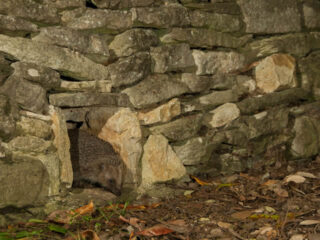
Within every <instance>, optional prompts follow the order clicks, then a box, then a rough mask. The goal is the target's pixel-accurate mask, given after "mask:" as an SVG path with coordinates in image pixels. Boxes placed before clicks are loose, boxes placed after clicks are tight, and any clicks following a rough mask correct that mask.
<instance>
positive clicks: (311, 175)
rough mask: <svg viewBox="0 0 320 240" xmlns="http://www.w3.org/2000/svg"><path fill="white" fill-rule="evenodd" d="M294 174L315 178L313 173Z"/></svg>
mask: <svg viewBox="0 0 320 240" xmlns="http://www.w3.org/2000/svg"><path fill="white" fill-rule="evenodd" d="M296 174H297V175H299V176H302V177H306V178H317V177H316V176H315V175H313V174H312V173H308V172H297V173H296Z"/></svg>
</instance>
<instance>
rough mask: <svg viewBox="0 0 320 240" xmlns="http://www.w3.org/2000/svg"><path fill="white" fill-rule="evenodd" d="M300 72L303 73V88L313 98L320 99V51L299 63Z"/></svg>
mask: <svg viewBox="0 0 320 240" xmlns="http://www.w3.org/2000/svg"><path fill="white" fill-rule="evenodd" d="M299 70H300V72H301V79H302V83H301V85H302V86H301V87H302V88H303V89H305V90H306V91H308V92H312V94H313V96H314V97H315V98H316V99H317V100H319V99H320V79H319V74H320V51H316V52H313V53H311V54H310V55H309V56H308V57H305V58H302V59H301V60H300V61H299Z"/></svg>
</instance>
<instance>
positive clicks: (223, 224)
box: [218, 222, 232, 229]
mask: <svg viewBox="0 0 320 240" xmlns="http://www.w3.org/2000/svg"><path fill="white" fill-rule="evenodd" d="M218 226H219V227H221V228H225V229H228V228H231V227H232V224H231V223H227V222H218Z"/></svg>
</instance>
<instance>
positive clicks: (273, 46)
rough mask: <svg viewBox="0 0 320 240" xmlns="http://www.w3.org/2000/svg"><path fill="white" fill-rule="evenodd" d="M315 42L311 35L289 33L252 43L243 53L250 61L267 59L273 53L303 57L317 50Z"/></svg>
mask: <svg viewBox="0 0 320 240" xmlns="http://www.w3.org/2000/svg"><path fill="white" fill-rule="evenodd" d="M316 42H318V40H317V39H316V37H315V36H313V35H312V34H308V33H290V34H285V35H281V36H275V37H270V38H265V39H261V40H256V41H253V42H251V43H249V44H248V45H247V46H246V47H245V48H244V52H246V53H247V54H246V55H248V57H249V58H252V59H257V58H261V57H267V56H269V55H271V54H274V53H289V54H291V55H294V56H297V57H303V56H305V55H306V54H307V53H308V52H310V51H311V50H312V49H314V48H317V47H316V46H315V45H316Z"/></svg>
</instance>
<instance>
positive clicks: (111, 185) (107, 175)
mask: <svg viewBox="0 0 320 240" xmlns="http://www.w3.org/2000/svg"><path fill="white" fill-rule="evenodd" d="M99 182H100V183H101V185H102V187H103V188H105V189H106V190H109V191H110V192H112V193H114V194H115V195H117V196H119V195H121V188H122V182H123V167H122V165H119V166H113V165H105V164H103V165H102V166H101V171H100V173H99Z"/></svg>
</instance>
